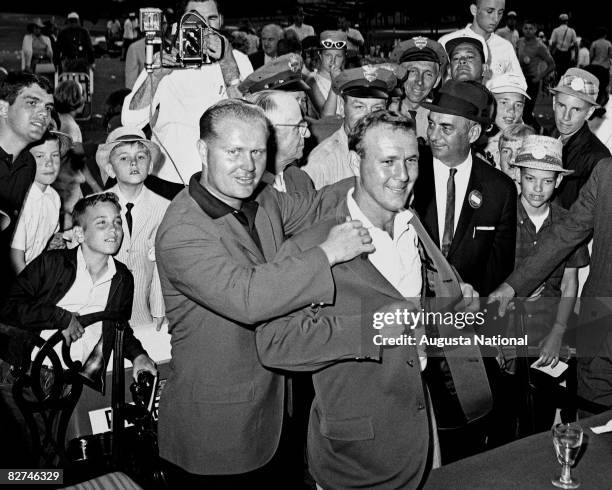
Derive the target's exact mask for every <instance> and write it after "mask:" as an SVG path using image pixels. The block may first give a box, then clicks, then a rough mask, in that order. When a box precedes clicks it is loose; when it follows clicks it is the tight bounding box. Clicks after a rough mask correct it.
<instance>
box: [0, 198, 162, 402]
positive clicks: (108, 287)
mask: <svg viewBox="0 0 612 490" xmlns="http://www.w3.org/2000/svg"><path fill="white" fill-rule="evenodd" d="M73 216H74V220H75V227H74V234H75V237H76V239H77V241H78V243H79V246H78V247H77V248H75V249H72V250H53V251H49V252H45V253H43V254H41V255H39V256H38V257H37V258H36V259H34V260H33V261H32V262H31V263H30V264H28V265H27V266H26V267H25V269H24V270H23V271H22V273H21V274H20V275H19V276H18V277H17V279H16V281H15V283H14V284H13V286H12V287H11V289H10V291H9V293H8V295H7V297H6V299H5V301H4V304H3V305H2V306H1V307H0V321H1V322H3V323H6V324H8V325H12V326H14V327H18V328H23V329H26V330H30V331H37V332H41V333H42V334H43V335H42V336H43V337H45V338H48V337H50V335H51V334H53V332H55V331H56V330H57V329H60V330H61V331H62V334H63V335H64V338H65V340H66V343H67V344H68V345H70V347H71V348H70V352H71V357H72V359H73V360H79V361H81V362H83V364H84V365H85V368H87V364H89V363H91V361H92V357H91V354H92V353H94V350H95V347H96V345H97V344H98V342H99V341H100V340H102V353H103V362H102V365H101V366H100V368H99V369H98V370H96V372H95V373H94V376H93V377H91V378H90V381H91V386H92V387H93V388H94V389H98V390H102V388H103V379H104V375H105V372H106V365H107V363H108V360H109V357H110V353H111V350H112V348H113V344H114V337H115V328H114V322H111V321H105V322H99V323H97V324H93V325H90V326H89V327H87V329H84V328H83V327H82V326H81V324H80V323H79V316H80V315H85V314H88V313H94V312H100V311H105V310H106V311H113V312H118V313H119V314H120V315H121V316H122V317H123V318H124V319H125V320H128V319H129V318H130V315H131V312H132V298H133V293H134V280H133V278H132V274H131V273H130V271H129V270H128V269H127V267H126V266H125V265H123V264H122V263H121V262H119V261H116V260H115V259H113V257H112V256H113V255H114V254H115V253H117V250H118V249H119V246H120V244H121V239H122V238H123V230H122V228H121V214H120V207H119V202H118V200H117V197H116V196H115V195H114V194H110V193H108V194H96V195H92V196H89V197H86V198H83V199H81V200H79V201H78V202H77V204H76V205H75V207H74V212H73ZM124 352H125V357H126V358H127V359H129V360H130V361H131V362H132V364H133V366H134V376H135V377H136V375H137V373H138V372H139V371H141V370H145V371H149V372H151V373H153V374H156V372H157V371H156V368H155V364H154V363H153V361H152V360H151V359H150V358H149V357H148V355H147V354H146V352H145V351H144V349H143V348H142V345H141V344H140V342H139V341H138V340H137V339H135V338H134V335H133V333H132V330H131V329H130V328H128V329H126V330H125V334H124Z"/></svg>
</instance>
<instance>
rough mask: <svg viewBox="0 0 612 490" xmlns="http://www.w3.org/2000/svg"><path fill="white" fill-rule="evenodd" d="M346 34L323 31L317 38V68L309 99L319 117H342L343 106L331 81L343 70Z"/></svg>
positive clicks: (312, 79) (312, 80)
mask: <svg viewBox="0 0 612 490" xmlns="http://www.w3.org/2000/svg"><path fill="white" fill-rule="evenodd" d="M346 44H347V37H346V32H342V31H323V32H322V33H321V36H320V37H319V68H318V70H315V72H314V75H313V77H312V78H311V94H310V96H311V99H312V102H313V104H314V106H315V108H316V109H317V111H318V112H319V115H320V116H321V117H324V116H335V115H338V116H341V117H342V116H344V104H343V102H342V98H341V97H338V95H337V94H336V93H334V91H333V90H332V89H331V87H332V81H333V79H334V78H335V77H337V76H338V75H339V74H340V72H341V71H342V69H343V68H344V62H345V60H346Z"/></svg>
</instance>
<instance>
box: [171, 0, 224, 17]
mask: <svg viewBox="0 0 612 490" xmlns="http://www.w3.org/2000/svg"><path fill="white" fill-rule="evenodd" d="M192 1H193V2H198V3H205V2H215V5H216V6H217V10H218V11H219V13H221V5H219V0H177V2H176V15H177V20H178V19H180V18H181V15H183V14H184V13H185V9H186V8H187V4H188V3H189V2H192Z"/></svg>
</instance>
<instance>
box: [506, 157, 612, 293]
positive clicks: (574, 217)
mask: <svg viewBox="0 0 612 490" xmlns="http://www.w3.org/2000/svg"><path fill="white" fill-rule="evenodd" d="M609 165H610V161H609V160H606V161H604V162H603V163H600V164H599V165H597V166H596V167H595V169H594V170H593V173H592V174H591V177H589V180H587V182H586V184H585V185H584V186H583V187H582V189H581V190H580V194H579V195H578V199H577V200H576V202H575V203H574V204H573V205H572V207H571V208H570V209H569V213H567V215H566V216H565V218H564V219H561V220H559V221H557V222H555V223H553V225H552V226H551V227H550V228H548V229H547V230H546V232H545V233H544V235H543V236H542V238H541V239H540V241H539V243H538V245H537V246H536V247H535V248H534V249H533V252H532V253H531V254H529V256H528V257H527V258H526V259H525V261H524V262H523V264H522V265H521V267H519V268H518V269H516V270H515V271H514V272H513V273H512V274H511V275H510V277H508V279H507V280H506V282H507V283H508V284H510V286H512V288H513V289H514V291H515V292H516V295H517V296H527V295H529V294H530V293H531V292H532V291H533V290H534V289H535V288H537V287H538V286H539V285H540V283H541V282H542V281H543V280H544V279H545V278H546V277H548V275H549V274H550V273H551V272H552V271H553V270H554V269H555V267H557V266H558V265H559V264H560V263H561V262H562V261H563V259H565V257H567V256H568V255H569V254H570V253H571V252H572V251H573V250H574V249H575V248H576V247H577V246H578V245H580V244H581V243H582V242H584V241H585V240H586V239H587V238H588V237H589V236H590V235H591V233H592V232H593V229H594V227H595V207H596V202H597V194H598V189H599V182H600V181H601V180H602V174H603V172H606V171H609V170H608V166H609Z"/></svg>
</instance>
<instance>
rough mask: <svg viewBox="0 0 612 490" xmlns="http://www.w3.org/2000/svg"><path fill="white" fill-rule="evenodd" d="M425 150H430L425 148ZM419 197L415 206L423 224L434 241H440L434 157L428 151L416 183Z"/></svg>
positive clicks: (420, 166)
mask: <svg viewBox="0 0 612 490" xmlns="http://www.w3.org/2000/svg"><path fill="white" fill-rule="evenodd" d="M424 151H425V152H427V151H430V150H428V149H424ZM416 185H417V186H418V187H419V189H418V192H419V197H418V200H417V202H415V208H416V210H417V212H418V213H419V216H420V218H421V220H422V223H423V226H425V228H426V229H427V231H428V232H429V234H430V236H431V238H432V239H433V241H434V243H440V233H439V232H438V208H437V201H436V184H435V181H434V172H433V159H432V156H431V153H426V154H425V155H424V157H423V159H422V160H421V164H420V165H419V178H418V180H417V184H416Z"/></svg>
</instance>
